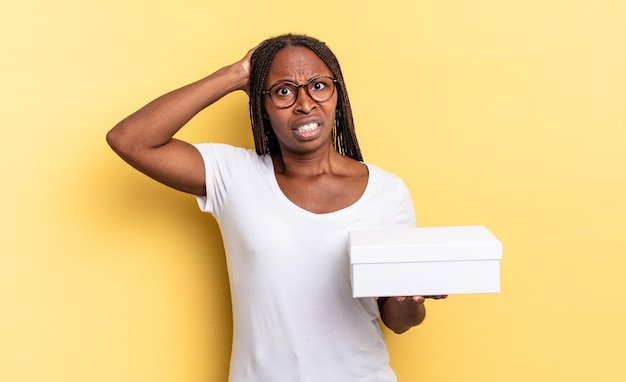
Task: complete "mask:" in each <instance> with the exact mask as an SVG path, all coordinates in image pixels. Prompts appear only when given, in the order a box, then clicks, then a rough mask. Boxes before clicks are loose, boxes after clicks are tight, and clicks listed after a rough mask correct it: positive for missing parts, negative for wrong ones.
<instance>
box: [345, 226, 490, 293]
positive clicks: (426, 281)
mask: <svg viewBox="0 0 626 382" xmlns="http://www.w3.org/2000/svg"><path fill="white" fill-rule="evenodd" d="M501 259H502V243H501V242H500V241H499V240H498V239H497V238H496V237H495V236H494V235H493V234H491V232H489V231H488V230H487V228H485V227H483V226H457V227H429V228H393V229H380V230H356V231H350V276H351V280H352V295H353V296H354V297H355V298H356V297H385V296H429V295H444V294H445V295H450V294H475V293H499V292H500V260H501Z"/></svg>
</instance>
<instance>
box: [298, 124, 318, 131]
mask: <svg viewBox="0 0 626 382" xmlns="http://www.w3.org/2000/svg"><path fill="white" fill-rule="evenodd" d="M317 126H318V125H317V123H309V124H308V125H304V126H300V127H298V128H297V129H296V130H298V131H300V132H303V133H305V132H307V131H311V130H315V129H316V128H317Z"/></svg>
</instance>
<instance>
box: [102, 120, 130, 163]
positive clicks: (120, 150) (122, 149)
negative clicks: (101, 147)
mask: <svg viewBox="0 0 626 382" xmlns="http://www.w3.org/2000/svg"><path fill="white" fill-rule="evenodd" d="M106 142H107V144H108V145H109V147H111V149H112V150H113V151H115V152H116V153H117V154H118V155H120V156H124V154H125V153H128V152H130V150H131V148H132V146H131V145H130V143H131V142H132V139H131V138H129V137H128V136H127V134H125V133H124V128H123V126H122V125H121V123H120V124H117V125H116V126H115V127H114V128H112V129H111V130H109V131H108V132H107V134H106Z"/></svg>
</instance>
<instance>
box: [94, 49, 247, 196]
mask: <svg viewBox="0 0 626 382" xmlns="http://www.w3.org/2000/svg"><path fill="white" fill-rule="evenodd" d="M252 52H253V50H250V51H249V52H248V54H247V55H246V56H245V57H244V58H243V59H241V60H240V61H238V62H236V63H234V64H232V65H229V66H226V67H223V68H221V69H219V70H218V71H216V72H215V73H213V74H211V75H209V76H208V77H205V78H203V79H201V80H199V81H197V82H194V83H192V84H189V85H187V86H184V87H182V88H180V89H178V90H174V91H172V92H170V93H167V94H165V95H163V96H161V97H159V98H157V99H155V100H154V101H152V102H150V103H149V104H147V105H146V106H144V107H142V108H141V109H139V110H138V111H136V112H135V113H133V114H131V115H130V116H128V117H127V118H125V119H124V120H122V121H121V122H120V123H118V124H117V125H116V126H115V127H114V128H113V129H111V130H110V131H109V132H108V133H107V136H106V138H107V142H108V143H109V145H110V146H111V148H112V149H113V150H114V151H115V152H116V153H117V154H118V155H119V156H120V157H121V158H122V159H124V160H125V161H126V162H128V163H129V164H130V165H131V166H133V167H134V168H136V169H137V170H139V171H141V172H143V173H144V174H146V175H148V176H150V177H151V178H153V179H155V180H157V181H159V182H161V183H163V184H165V185H167V186H170V187H173V188H175V189H177V190H181V191H184V192H188V193H191V194H194V195H204V194H205V193H206V189H205V172H204V163H203V161H202V158H201V156H200V153H199V152H198V151H197V150H196V149H195V148H194V147H193V146H192V145H191V144H189V143H187V142H183V141H180V140H178V139H174V138H173V136H174V134H176V132H177V131H178V130H180V129H181V128H182V127H183V126H184V125H185V124H186V123H187V122H188V121H189V120H190V119H191V118H193V117H194V116H195V115H196V114H197V113H199V112H200V111H201V110H203V109H204V108H206V107H208V106H209V105H211V104H213V103H214V102H216V101H217V100H219V99H220V98H222V97H223V96H225V95H226V94H228V93H230V92H233V91H236V90H243V91H246V92H247V90H248V77H249V73H250V56H251V55H252Z"/></svg>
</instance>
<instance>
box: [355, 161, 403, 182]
mask: <svg viewBox="0 0 626 382" xmlns="http://www.w3.org/2000/svg"><path fill="white" fill-rule="evenodd" d="M363 164H365V166H366V167H367V170H368V171H369V174H370V178H371V180H372V182H376V183H385V184H388V185H389V184H404V181H403V180H402V178H400V177H399V176H397V175H396V174H393V173H391V172H389V171H386V170H383V169H382V168H380V167H378V166H375V165H373V164H370V163H366V162H363Z"/></svg>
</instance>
